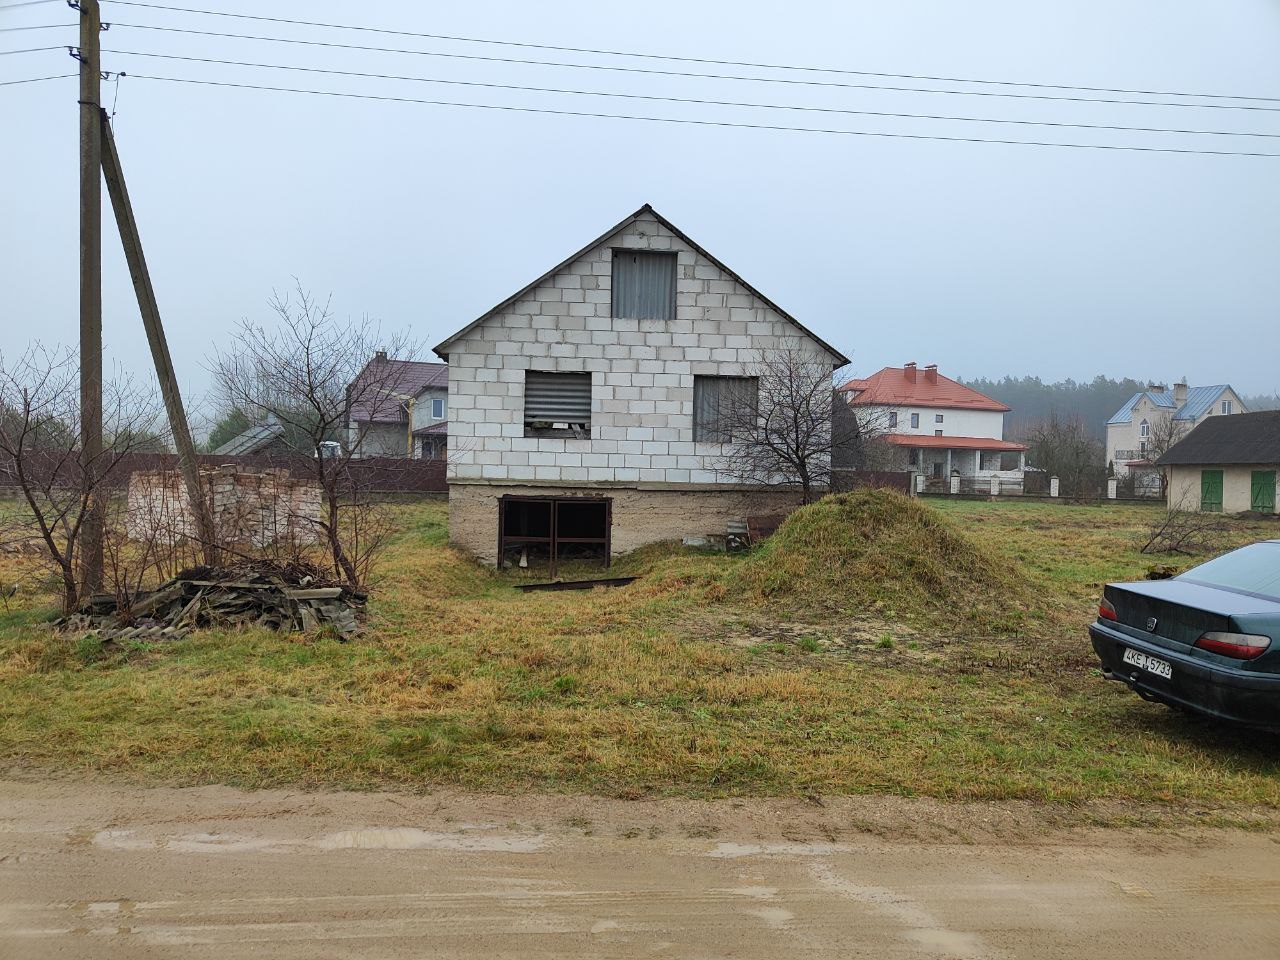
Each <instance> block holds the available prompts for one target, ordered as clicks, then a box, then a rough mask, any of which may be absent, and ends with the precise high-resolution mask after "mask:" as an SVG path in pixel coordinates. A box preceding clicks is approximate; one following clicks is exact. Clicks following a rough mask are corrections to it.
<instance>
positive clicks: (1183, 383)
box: [1173, 377, 1187, 407]
mask: <svg viewBox="0 0 1280 960" xmlns="http://www.w3.org/2000/svg"><path fill="white" fill-rule="evenodd" d="M1173 402H1174V403H1175V404H1177V405H1178V406H1179V407H1181V406H1182V405H1183V404H1184V403H1186V402H1187V378H1186V377H1183V378H1182V379H1181V380H1179V381H1178V382H1177V383H1175V384H1174V385H1173Z"/></svg>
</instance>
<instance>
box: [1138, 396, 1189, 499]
mask: <svg viewBox="0 0 1280 960" xmlns="http://www.w3.org/2000/svg"><path fill="white" fill-rule="evenodd" d="M1188 432H1189V430H1188V428H1187V421H1186V420H1175V419H1174V417H1173V415H1172V414H1169V413H1164V414H1162V415H1160V416H1157V417H1156V418H1155V419H1154V420H1152V421H1151V422H1150V425H1149V427H1148V435H1147V451H1146V458H1147V459H1148V460H1150V461H1151V462H1152V463H1157V462H1158V461H1159V460H1160V458H1161V457H1163V456H1164V455H1165V454H1166V453H1168V452H1169V451H1170V450H1172V449H1173V447H1174V445H1175V444H1177V443H1178V441H1179V440H1181V439H1182V438H1183V437H1185V436H1186V435H1187V433H1188ZM1168 485H1169V478H1168V476H1167V475H1166V473H1165V471H1164V470H1161V471H1160V495H1161V496H1164V495H1165V494H1166V493H1167V492H1168Z"/></svg>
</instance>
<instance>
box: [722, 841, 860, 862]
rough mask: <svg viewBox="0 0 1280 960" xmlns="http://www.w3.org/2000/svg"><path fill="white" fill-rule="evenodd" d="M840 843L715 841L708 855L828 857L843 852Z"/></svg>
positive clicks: (843, 846) (724, 857) (725, 856)
mask: <svg viewBox="0 0 1280 960" xmlns="http://www.w3.org/2000/svg"><path fill="white" fill-rule="evenodd" d="M848 850H849V848H848V847H847V846H845V845H843V844H840V843H717V844H716V845H715V847H714V848H712V850H711V852H710V853H708V854H707V856H708V857H715V858H717V859H720V860H733V859H736V858H738V857H828V856H830V855H831V854H833V853H845V852H847V851H848Z"/></svg>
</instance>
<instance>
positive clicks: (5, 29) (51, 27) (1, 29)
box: [0, 8, 75, 33]
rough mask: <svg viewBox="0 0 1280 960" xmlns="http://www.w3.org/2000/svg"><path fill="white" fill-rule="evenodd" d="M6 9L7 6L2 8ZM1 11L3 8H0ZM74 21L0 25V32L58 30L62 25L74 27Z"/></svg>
mask: <svg viewBox="0 0 1280 960" xmlns="http://www.w3.org/2000/svg"><path fill="white" fill-rule="evenodd" d="M4 9H8V8H4ZM0 12H3V10H0ZM74 26H75V24H74V23H42V24H39V25H38V26H34V27H0V33H17V32H19V31H20V30H58V29H61V28H62V27H74Z"/></svg>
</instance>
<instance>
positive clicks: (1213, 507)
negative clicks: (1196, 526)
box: [1200, 470, 1222, 513]
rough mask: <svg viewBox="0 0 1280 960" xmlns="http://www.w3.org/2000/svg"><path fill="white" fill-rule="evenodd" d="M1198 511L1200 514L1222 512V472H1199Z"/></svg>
mask: <svg viewBox="0 0 1280 960" xmlns="http://www.w3.org/2000/svg"><path fill="white" fill-rule="evenodd" d="M1200 511H1201V512H1202V513H1221V512H1222V471H1221V470H1201V471H1200Z"/></svg>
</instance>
